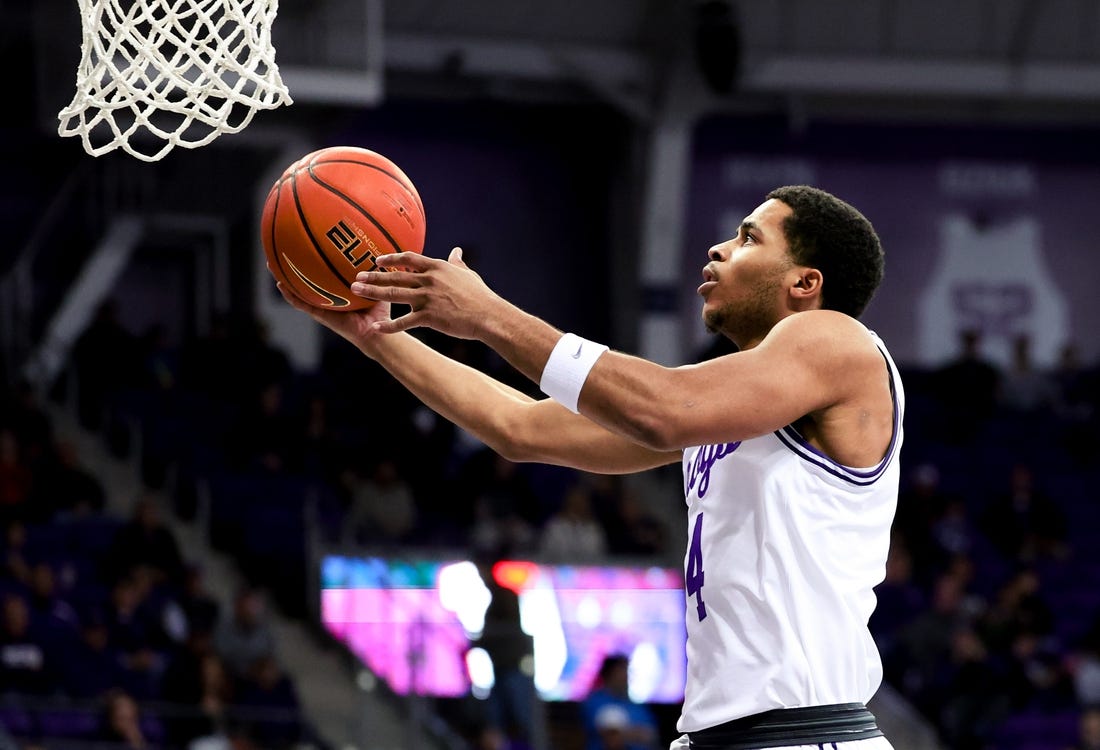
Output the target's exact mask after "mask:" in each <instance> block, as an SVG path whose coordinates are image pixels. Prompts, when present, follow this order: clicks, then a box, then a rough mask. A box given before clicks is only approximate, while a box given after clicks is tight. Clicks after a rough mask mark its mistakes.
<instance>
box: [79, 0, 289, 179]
mask: <svg viewBox="0 0 1100 750" xmlns="http://www.w3.org/2000/svg"><path fill="white" fill-rule="evenodd" d="M79 4H80V16H81V25H82V27H83V40H82V41H81V60H80V65H79V67H78V68H77V79H76V95H75V96H74V97H73V100H72V101H71V102H70V103H69V106H67V107H66V108H65V109H63V110H61V112H60V113H58V120H59V121H60V125H59V126H58V133H59V134H60V135H62V136H76V135H79V136H80V138H81V140H82V141H83V143H84V150H85V151H87V152H88V153H89V154H91V155H92V156H99V155H101V154H103V153H106V152H108V151H111V150H114V149H116V148H122V149H123V150H125V151H126V152H127V153H129V154H131V155H133V156H135V157H137V158H138V159H141V160H143V161H157V160H159V159H161V158H162V157H163V156H164V155H165V154H167V153H168V152H169V151H170V150H172V148H174V147H176V146H181V147H184V148H197V147H199V146H204V145H206V144H207V143H209V142H210V141H212V140H214V139H215V138H217V137H218V136H219V135H221V134H222V133H236V132H239V131H240V130H242V129H243V128H245V127H246V126H247V125H248V124H249V122H251V121H252V117H253V115H255V113H256V112H257V111H258V110H261V109H274V108H276V107H279V106H280V105H284V104H291V103H292V100H291V98H290V94H289V93H288V91H287V88H286V86H285V85H283V82H282V79H281V78H280V77H279V68H278V66H276V64H275V48H274V47H273V45H272V42H271V25H272V22H273V21H274V19H275V16H276V14H277V12H278V6H279V3H278V0H79Z"/></svg>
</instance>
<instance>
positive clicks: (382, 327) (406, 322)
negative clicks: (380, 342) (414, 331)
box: [371, 311, 422, 333]
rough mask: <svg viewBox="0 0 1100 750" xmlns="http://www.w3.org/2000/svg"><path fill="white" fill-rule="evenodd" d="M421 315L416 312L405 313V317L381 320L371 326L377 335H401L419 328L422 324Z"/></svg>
mask: <svg viewBox="0 0 1100 750" xmlns="http://www.w3.org/2000/svg"><path fill="white" fill-rule="evenodd" d="M421 317H422V315H421V313H418V312H416V311H413V312H410V313H405V314H404V315H401V316H398V317H396V318H389V319H388V320H379V321H376V322H375V323H374V325H372V326H371V328H372V329H373V330H374V331H375V332H376V333H400V332H402V331H407V330H409V329H410V328H418V327H419V326H420V325H421V323H420V318H421Z"/></svg>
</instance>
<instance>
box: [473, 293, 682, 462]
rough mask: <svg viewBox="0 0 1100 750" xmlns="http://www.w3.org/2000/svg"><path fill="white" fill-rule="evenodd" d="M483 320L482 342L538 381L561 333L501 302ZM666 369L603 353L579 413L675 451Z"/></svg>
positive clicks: (584, 391) (613, 429) (643, 441)
mask: <svg viewBox="0 0 1100 750" xmlns="http://www.w3.org/2000/svg"><path fill="white" fill-rule="evenodd" d="M498 308H499V309H497V310H495V311H494V314H491V315H487V316H485V318H484V321H483V324H482V330H481V333H480V336H479V337H480V339H481V340H482V341H483V342H484V343H485V344H487V345H488V346H489V347H491V348H492V349H494V350H495V351H496V352H497V353H499V354H500V355H501V356H502V357H504V358H505V359H506V360H507V361H508V362H509V363H510V364H512V365H513V366H514V367H515V368H516V369H517V370H519V371H520V372H522V373H523V374H524V375H526V376H527V377H528V378H530V379H531V380H532V382H534V383H536V384H538V383H540V382H541V379H542V375H543V371H544V369H545V367H546V363H547V360H548V359H549V358H550V354H551V352H552V351H553V349H554V347H555V346H556V345H557V343H558V340H559V339H561V337H562V335H563V334H562V332H561V331H560V330H558V329H557V328H554V327H553V326H551V325H550V324H548V323H546V322H545V321H543V320H541V319H539V318H537V317H535V316H533V315H531V314H529V313H526V312H524V311H523V310H521V309H519V308H517V307H515V306H514V305H511V304H510V303H508V302H507V301H504V300H500V302H499V304H498ZM671 373H672V371H671V370H669V369H668V368H665V367H661V366H660V365H657V364H654V363H652V362H647V361H645V360H642V359H639V358H637V357H631V356H629V355H625V354H621V353H618V352H606V353H604V354H603V355H602V356H601V357H600V359H599V360H597V362H596V365H595V366H594V367H593V369H592V371H591V372H590V373H589V377H588V379H587V380H586V381H585V384H584V387H583V389H582V391H581V400H580V407H581V413H582V414H584V415H585V416H586V417H588V418H590V419H591V420H592V421H594V422H596V423H597V424H599V425H601V426H603V427H604V428H606V429H607V430H609V431H610V432H613V433H615V434H617V435H621V436H623V437H625V438H627V439H629V440H631V441H633V442H635V443H638V444H640V445H644V446H648V447H650V448H654V449H657V450H661V451H665V450H675V449H678V448H681V447H682V446H681V445H678V444H676V443H677V442H678V437H677V436H676V435H674V434H673V433H672V428H673V427H674V426H675V425H674V424H672V423H671V421H670V419H669V418H668V411H669V404H668V399H669V398H670V394H671V392H672V390H671V388H670V387H666V386H664V385H662V384H663V383H665V382H666V381H668V380H670V378H671Z"/></svg>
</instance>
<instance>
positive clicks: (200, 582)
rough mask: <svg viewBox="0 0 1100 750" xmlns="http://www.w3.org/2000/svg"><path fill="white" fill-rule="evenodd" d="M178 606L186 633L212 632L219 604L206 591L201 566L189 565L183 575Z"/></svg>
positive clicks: (218, 612)
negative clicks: (182, 616) (185, 624)
mask: <svg viewBox="0 0 1100 750" xmlns="http://www.w3.org/2000/svg"><path fill="white" fill-rule="evenodd" d="M179 604H180V607H181V608H182V609H183V614H184V617H185V619H186V622H187V631H188V633H191V632H195V631H201V632H207V631H213V630H214V628H215V627H216V626H217V624H218V619H219V617H220V615H221V602H219V601H218V600H217V599H216V598H214V596H213V595H212V594H211V593H210V592H209V591H207V589H206V579H205V577H204V575H203V570H202V566H200V565H198V564H197V563H192V564H189V565H188V566H187V567H186V568H185V569H184V573H183V587H182V590H181V592H180V596H179Z"/></svg>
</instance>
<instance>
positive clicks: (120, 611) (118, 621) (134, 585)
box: [106, 568, 166, 700]
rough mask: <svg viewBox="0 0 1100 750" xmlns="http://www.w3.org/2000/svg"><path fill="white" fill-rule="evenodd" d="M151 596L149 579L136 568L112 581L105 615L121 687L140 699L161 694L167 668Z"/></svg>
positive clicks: (156, 614) (156, 613)
mask: <svg viewBox="0 0 1100 750" xmlns="http://www.w3.org/2000/svg"><path fill="white" fill-rule="evenodd" d="M150 594H151V581H150V578H149V576H148V575H145V574H144V573H143V572H142V570H141V569H138V568H135V569H133V570H131V572H130V573H129V574H126V575H124V576H122V577H121V578H119V579H118V580H117V581H116V582H115V584H114V586H113V587H112V589H111V598H110V602H109V607H108V609H107V612H106V623H107V631H108V638H109V643H110V645H111V648H113V649H115V650H116V651H117V652H118V654H119V658H120V662H121V665H122V670H123V672H122V674H123V683H122V686H123V687H125V688H126V689H127V691H128V692H129V693H130V694H131V695H135V696H137V697H138V698H141V699H143V700H144V699H149V698H153V697H155V696H156V695H157V694H158V693H159V692H160V680H161V676H162V675H163V673H164V668H165V666H166V656H165V653H164V651H163V649H162V648H161V646H162V644H161V643H160V642H159V641H160V637H159V636H160V623H159V622H158V614H159V613H158V612H157V611H156V609H155V608H154V607H152V606H150V602H151V597H150Z"/></svg>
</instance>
